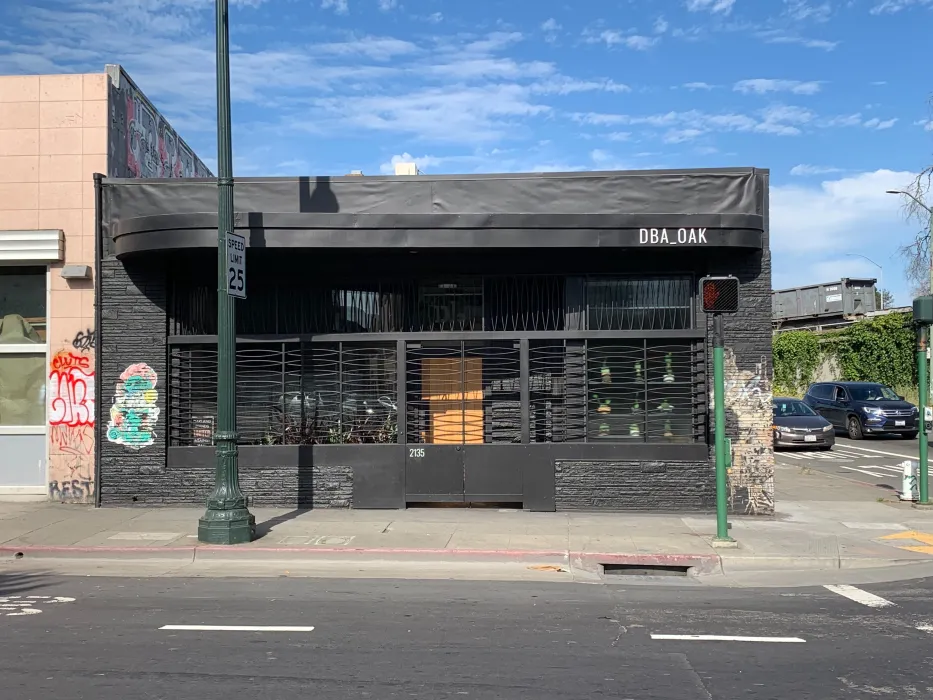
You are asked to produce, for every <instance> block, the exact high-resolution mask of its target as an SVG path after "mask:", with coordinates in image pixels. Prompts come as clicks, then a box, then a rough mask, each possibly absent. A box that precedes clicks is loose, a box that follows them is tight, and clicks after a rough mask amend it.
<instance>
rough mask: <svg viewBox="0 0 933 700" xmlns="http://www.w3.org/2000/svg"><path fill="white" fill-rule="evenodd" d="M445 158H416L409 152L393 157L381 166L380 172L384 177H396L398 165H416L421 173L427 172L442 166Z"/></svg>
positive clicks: (426, 156) (424, 156) (425, 156)
mask: <svg viewBox="0 0 933 700" xmlns="http://www.w3.org/2000/svg"><path fill="white" fill-rule="evenodd" d="M445 160H449V159H444V158H438V157H437V156H429V155H423V156H421V157H419V158H415V157H414V156H412V155H411V153H408V152H407V151H406V152H405V153H403V154H401V155H395V156H392V157H391V158H390V159H389V161H388V162H387V163H382V164H381V165H380V166H379V171H380V172H381V173H382V174H383V175H394V174H395V166H396V164H398V163H414V164H415V165H416V166H417V168H418V170H419V171H420V172H427V171H428V169H430V168H433V167H437V166H440V165H441V164H443V163H444V162H445Z"/></svg>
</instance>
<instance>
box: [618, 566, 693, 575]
mask: <svg viewBox="0 0 933 700" xmlns="http://www.w3.org/2000/svg"><path fill="white" fill-rule="evenodd" d="M600 567H601V568H602V570H603V575H604V576H687V575H688V574H689V572H690V567H689V566H670V565H666V564H600Z"/></svg>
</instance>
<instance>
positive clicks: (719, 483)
mask: <svg viewBox="0 0 933 700" xmlns="http://www.w3.org/2000/svg"><path fill="white" fill-rule="evenodd" d="M725 394H726V383H725V350H724V344H723V333H722V314H718V313H717V314H713V409H714V416H715V419H714V420H715V431H716V432H715V450H716V537H715V539H714V540H713V545H714V546H715V545H716V544H719V545H720V546H729V545H730V544H732V543H733V542H735V540H733V539H732V538H731V537H729V519H728V498H727V494H726V491H727V490H728V480H727V477H726V458H727V455H726V449H727V446H726V396H725Z"/></svg>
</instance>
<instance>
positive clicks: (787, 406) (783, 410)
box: [774, 401, 816, 418]
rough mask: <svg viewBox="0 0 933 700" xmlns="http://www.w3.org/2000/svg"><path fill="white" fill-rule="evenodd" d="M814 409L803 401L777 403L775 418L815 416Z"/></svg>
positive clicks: (775, 405)
mask: <svg viewBox="0 0 933 700" xmlns="http://www.w3.org/2000/svg"><path fill="white" fill-rule="evenodd" d="M815 415H816V413H814V411H813V409H812V408H810V407H809V406H807V404H805V403H804V402H803V401H775V402H774V417H775V418H783V417H785V416H815Z"/></svg>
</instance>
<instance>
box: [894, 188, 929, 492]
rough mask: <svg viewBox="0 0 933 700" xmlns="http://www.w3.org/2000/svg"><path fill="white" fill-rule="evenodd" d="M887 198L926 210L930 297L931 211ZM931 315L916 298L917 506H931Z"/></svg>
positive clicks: (925, 300)
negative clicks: (928, 414)
mask: <svg viewBox="0 0 933 700" xmlns="http://www.w3.org/2000/svg"><path fill="white" fill-rule="evenodd" d="M887 193H888V194H899V195H903V196H904V197H909V198H910V199H912V200H913V201H914V203H915V204H916V205H917V206H919V207H920V208H921V209H925V210H926V212H927V214H928V215H929V216H928V222H929V223H928V227H927V231H928V236H929V238H928V241H929V243H928V247H929V249H930V252H931V254H930V291H929V294H930V295H933V209H931V208H930V207H928V206H927V205H926V204H924V203H923V202H922V201H921V200H920V199H919V198H918V197H916V196H915V195H913V194H911V193H910V192H905V191H904V190H887ZM931 311H933V301H931V299H930V296H929V295H928V296H927V297H919V298H917V299H914V323H916V324H917V383H918V384H919V385H920V386H919V387H918V389H919V392H918V393H919V394H920V400H919V401H918V403H919V406H917V410H918V411H919V416H918V418H919V420H920V445H919V447H920V450H919V454H918V455H917V461H918V462H919V463H920V468H919V470H918V471H919V473H918V474H917V480H918V481H919V482H920V483H919V484H918V489H917V490H918V491H919V494H918V496H919V498H918V502H919V503H921V504H922V505H925V506H929V505H930V482H929V461H928V451H929V444H930V443H929V440H930V438H929V435H928V434H927V422H926V415H925V413H926V405H927V403H933V401H930V383H929V382H930V379H933V376H931V375H933V367H930V365H931V363H933V360H928V359H927V351H928V349H929V347H930V342H929V341H930V325H929V324H930V317H931V316H933V314H931Z"/></svg>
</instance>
